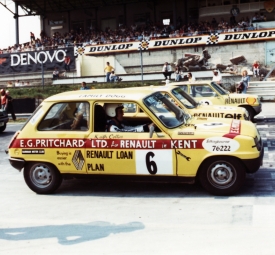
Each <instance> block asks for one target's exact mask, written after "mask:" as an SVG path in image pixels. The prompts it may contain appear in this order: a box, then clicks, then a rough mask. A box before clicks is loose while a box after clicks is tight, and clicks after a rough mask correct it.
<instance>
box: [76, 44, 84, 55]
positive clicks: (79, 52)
mask: <svg viewBox="0 0 275 255" xmlns="http://www.w3.org/2000/svg"><path fill="white" fill-rule="evenodd" d="M84 53H85V47H84V46H75V47H74V56H75V57H78V55H80V56H81V55H83V54H84Z"/></svg>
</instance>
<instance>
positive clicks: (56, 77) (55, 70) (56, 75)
mask: <svg viewBox="0 0 275 255" xmlns="http://www.w3.org/2000/svg"><path fill="white" fill-rule="evenodd" d="M58 78H59V71H58V69H57V67H55V68H54V71H53V80H57V79H58Z"/></svg>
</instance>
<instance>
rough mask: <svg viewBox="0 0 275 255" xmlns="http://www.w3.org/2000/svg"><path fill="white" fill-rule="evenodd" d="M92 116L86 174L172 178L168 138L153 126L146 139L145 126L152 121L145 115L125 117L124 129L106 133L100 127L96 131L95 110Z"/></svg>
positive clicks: (173, 168)
mask: <svg viewBox="0 0 275 255" xmlns="http://www.w3.org/2000/svg"><path fill="white" fill-rule="evenodd" d="M123 103H125V104H127V103H131V104H133V102H123ZM93 115H94V123H93V126H94V132H93V133H91V135H90V137H89V140H90V144H89V146H88V148H86V154H85V155H86V167H87V172H88V173H89V174H110V175H154V176H155V175H164V176H165V175H167V176H168V175H170V176H172V175H176V156H175V151H174V150H173V149H171V146H170V142H171V139H170V137H169V135H167V134H166V133H165V132H164V131H163V129H162V130H161V129H159V128H157V127H156V132H154V133H153V135H152V137H151V138H150V133H149V131H148V126H147V124H146V123H151V122H152V120H151V119H150V118H149V116H148V115H147V114H146V112H144V117H143V118H140V117H139V118H135V117H130V116H129V115H128V116H127V117H125V118H124V121H125V123H126V122H128V125H127V126H124V128H123V129H118V130H116V131H114V130H113V131H112V130H111V131H107V132H106V131H105V130H103V127H102V129H101V130H100V129H98V128H97V123H96V122H97V117H96V116H97V114H96V112H95V110H94V113H93ZM101 116H102V114H101ZM101 119H102V118H101ZM156 124H157V123H156ZM158 124H159V123H158ZM158 124H157V125H158ZM142 125H144V129H143V126H142ZM146 126H147V127H146ZM129 127H131V128H129Z"/></svg>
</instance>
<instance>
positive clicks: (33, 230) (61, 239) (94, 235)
mask: <svg viewBox="0 0 275 255" xmlns="http://www.w3.org/2000/svg"><path fill="white" fill-rule="evenodd" d="M144 227H145V226H144V225H143V223H141V222H129V223H126V224H119V225H115V224H111V223H109V222H104V221H99V222H97V221H96V222H89V223H86V224H65V225H48V226H36V227H26V228H7V229H5V228H4V229H1V228H0V239H3V240H9V241H24V240H38V239H45V238H57V239H58V243H59V244H62V245H72V244H78V243H82V242H87V241H92V240H97V239H101V238H105V237H107V236H109V235H110V234H119V233H124V232H133V231H136V230H141V229H144Z"/></svg>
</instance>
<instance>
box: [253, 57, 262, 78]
mask: <svg viewBox="0 0 275 255" xmlns="http://www.w3.org/2000/svg"><path fill="white" fill-rule="evenodd" d="M252 71H253V75H254V77H257V76H260V65H259V62H258V61H256V60H255V61H254V63H253V65H252Z"/></svg>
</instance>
